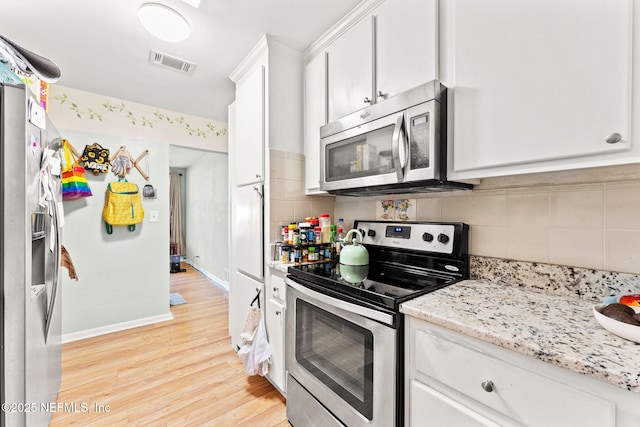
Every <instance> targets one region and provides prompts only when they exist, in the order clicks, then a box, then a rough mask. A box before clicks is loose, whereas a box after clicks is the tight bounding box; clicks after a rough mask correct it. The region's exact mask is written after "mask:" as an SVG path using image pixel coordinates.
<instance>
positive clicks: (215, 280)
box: [185, 261, 229, 292]
mask: <svg viewBox="0 0 640 427" xmlns="http://www.w3.org/2000/svg"><path fill="white" fill-rule="evenodd" d="M185 262H186V263H187V264H189V265H190V266H191V267H193V268H195V269H196V270H198V271H199V272H200V273H202V274H203V275H204V276H205V277H206V278H207V279H209V280H211V281H212V282H213V284H214V285H216V286H218V287H220V288H222V289H224V290H226V291H227V292H229V283H227V282H225V281H224V280H221V279H218V278H217V277H216V276H214V275H213V274H211V273H209V272H208V271H207V270H205V269H203V268H202V267H200V266H197V265H195V264H194V263H192V262H191V261H185Z"/></svg>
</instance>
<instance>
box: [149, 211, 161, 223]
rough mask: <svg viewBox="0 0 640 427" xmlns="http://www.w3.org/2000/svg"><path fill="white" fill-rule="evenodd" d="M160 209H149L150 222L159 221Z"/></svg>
mask: <svg viewBox="0 0 640 427" xmlns="http://www.w3.org/2000/svg"><path fill="white" fill-rule="evenodd" d="M158 215H159V212H158V211H149V222H158Z"/></svg>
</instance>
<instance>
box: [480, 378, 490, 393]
mask: <svg viewBox="0 0 640 427" xmlns="http://www.w3.org/2000/svg"><path fill="white" fill-rule="evenodd" d="M480 385H481V386H482V389H483V390H484V391H486V392H487V393H491V392H492V391H493V381H491V380H486V381H482V383H481V384H480Z"/></svg>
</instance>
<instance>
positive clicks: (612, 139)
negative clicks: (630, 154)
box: [605, 132, 622, 144]
mask: <svg viewBox="0 0 640 427" xmlns="http://www.w3.org/2000/svg"><path fill="white" fill-rule="evenodd" d="M605 141H606V142H607V144H617V143H618V142H620V141H622V135H620V134H619V133H618V132H614V133H612V134H611V135H609V136H607V137H606V138H605Z"/></svg>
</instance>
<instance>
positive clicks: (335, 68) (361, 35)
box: [327, 17, 373, 122]
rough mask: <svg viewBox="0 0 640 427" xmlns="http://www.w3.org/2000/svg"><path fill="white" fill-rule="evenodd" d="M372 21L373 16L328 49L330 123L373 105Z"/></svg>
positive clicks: (359, 22) (357, 25)
mask: <svg viewBox="0 0 640 427" xmlns="http://www.w3.org/2000/svg"><path fill="white" fill-rule="evenodd" d="M371 22H372V20H371V18H370V17H364V18H362V19H361V20H360V21H358V22H356V23H355V25H354V26H353V27H351V28H349V29H348V30H347V31H346V32H345V33H344V34H342V35H341V36H340V38H338V39H336V41H334V42H333V43H332V44H331V45H330V46H329V47H328V49H327V51H328V60H329V121H330V122H331V121H334V120H337V119H339V118H341V117H344V116H346V115H347V114H349V113H352V112H354V111H357V110H359V109H361V108H363V107H366V106H368V105H370V103H371V99H372V97H373V87H372V64H373V58H372V53H373V41H372V39H371V35H372V30H371ZM367 100H368V101H369V102H367Z"/></svg>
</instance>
